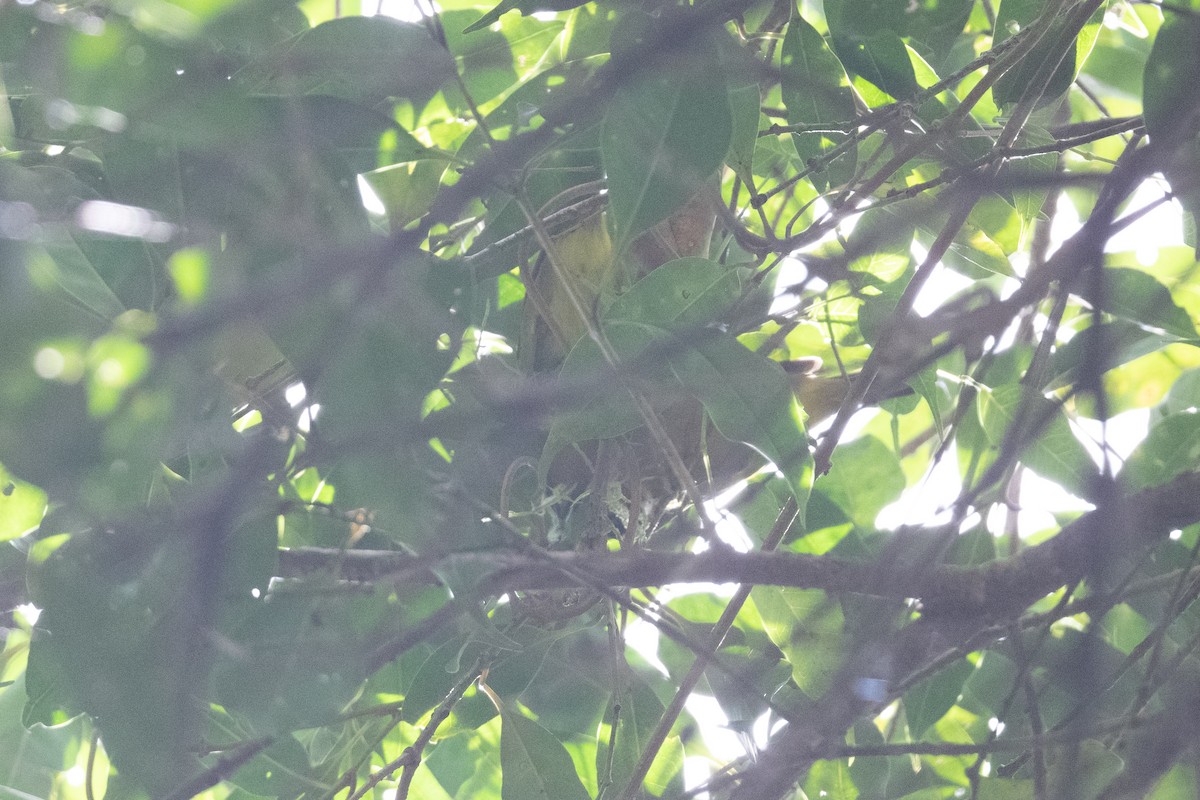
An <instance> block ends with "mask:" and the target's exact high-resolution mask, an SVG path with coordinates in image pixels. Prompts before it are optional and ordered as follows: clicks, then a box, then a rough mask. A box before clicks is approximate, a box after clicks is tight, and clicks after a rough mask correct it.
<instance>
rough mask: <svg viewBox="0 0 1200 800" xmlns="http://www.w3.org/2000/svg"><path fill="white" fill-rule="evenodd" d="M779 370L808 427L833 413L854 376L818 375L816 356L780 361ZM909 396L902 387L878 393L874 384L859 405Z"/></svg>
mask: <svg viewBox="0 0 1200 800" xmlns="http://www.w3.org/2000/svg"><path fill="white" fill-rule="evenodd" d="M779 366H781V367H783V371H784V372H786V373H787V376H788V381H789V382H790V383H791V385H792V394H794V395H795V396H796V399H797V400H799V401H800V405H801V406H802V407H803V408H804V411H805V413H806V414H808V425H809V426H812V425H816V424H818V423H821V422H824V421H825V420H827V419H829V418H830V417H832V416H833V415H834V414H836V413H837V411H838V409H839V408H841V407H842V401H844V400H845V399H846V395H847V394H848V393H849V392H850V385H851V383H852V381H853V380H854V378H855V375H821V374H820V371H821V366H822V361H821V359H820V358H817V357H816V356H813V357H810V358H797V359H793V360H791V361H783V362H780V365H779ZM856 374H857V373H856ZM910 394H912V389H910V388H909V387H908V386H905V385H903V384H901V385H899V386H884V387H882V389H880V388H879V387H878V385H877V384H876V385H874V386H872V387H871V388H870V390H868V392H867V396H866V397H864V398H863V405H864V406H873V405H878V404H879V403H882V402H883V401H884V400H891V399H893V398H896V397H904V396H906V395H910Z"/></svg>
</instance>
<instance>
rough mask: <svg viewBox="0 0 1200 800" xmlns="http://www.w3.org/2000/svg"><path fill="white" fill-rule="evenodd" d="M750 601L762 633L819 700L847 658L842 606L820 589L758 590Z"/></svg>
mask: <svg viewBox="0 0 1200 800" xmlns="http://www.w3.org/2000/svg"><path fill="white" fill-rule="evenodd" d="M750 599H751V600H752V601H753V602H754V607H755V608H756V609H757V610H758V614H759V616H760V617H762V621H763V629H764V630H765V631H766V632H767V635H768V636H770V637H771V641H772V642H774V643H775V646H776V647H778V648H779V649H780V650H782V651H783V654H784V656H785V657H786V658H787V660H788V663H789V664H791V667H792V679H793V680H794V681H796V685H797V686H799V687H800V689H801V690H802V691H803V692H804V693H805V694H807V695H808V696H809V697H814V698H815V697H820V696H821V695H822V694H824V692H825V690H826V689H828V688H829V685H830V682H831V681H832V680H833V676H834V674H835V673H836V672H837V669H838V667H840V666H841V665H842V659H843V657H844V655H845V646H846V637H845V633H844V624H845V620H844V619H843V617H842V607H841V605H839V604H838V602H837V601H836V600H833V599H832V598H831V597H829V595H827V594H825V592H822V591H819V590H817V589H782V588H779V587H776V586H756V587H754V589H753V590H752V591H751V592H750Z"/></svg>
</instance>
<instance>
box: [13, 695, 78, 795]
mask: <svg viewBox="0 0 1200 800" xmlns="http://www.w3.org/2000/svg"><path fill="white" fill-rule="evenodd" d="M24 703H25V676H24V675H20V676H18V677H17V678H16V680H14V681H13V682H12V683H11V684H9V685H7V686H4V687H3V688H0V743H2V744H3V746H2V747H0V774H2V775H3V776H4V777H3V779H2V781H0V786H2V787H3V788H6V789H9V790H10V791H12V792H13V793H14V794H13V796H14V797H21V796H22V795H20V794H17V793H24V796H25V797H34V798H36V797H51V796H53V795H54V791H55V785H56V778H57V776H58V775H59V773H61V772H62V771H63V770H64V769H67V768H69V767H70V766H71V764H72V761H71V758H70V753H71V751H72V750H73V749H74V748H75V747H77V746H78V745H77V744H76V742H78V741H79V740H80V739H81V738H82V736H83V734H84V731H83V727H84V723H83V719H82V718H79V719H76V720H75V721H74V722H72V723H70V724H68V725H59V726H56V727H45V726H42V725H34V726H30V727H28V728H27V727H25V726H24V725H23V724H22V723H21V707H22V706H23V705H24ZM0 794H3V793H2V792H0Z"/></svg>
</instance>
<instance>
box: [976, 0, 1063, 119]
mask: <svg viewBox="0 0 1200 800" xmlns="http://www.w3.org/2000/svg"><path fill="white" fill-rule="evenodd" d="M1047 6H1048V3H1047V2H1046V1H1045V0H1003V2H1002V3H1000V8H999V9H998V10H997V12H996V37H995V41H996V43H997V44H999V43H1000V42H1003V41H1004V40H1006V39H1008V38H1010V37H1011V36H1013V35H1014V33H1016V32H1017V31H1019V30H1020V29H1022V28H1024V27H1025V26H1026V25H1029V24H1030V23H1032V22H1034V21H1035V20H1036V19H1037V18H1038V15H1039V14H1041V13H1042V11H1043V10H1044V9H1045V8H1046V7H1047ZM1063 22H1064V19H1063V17H1062V16H1061V15H1060V16H1059V17H1058V18H1056V19H1053V20H1050V21H1048V22H1047V21H1043V24H1044V25H1045V26H1046V34H1045V35H1044V36H1043V37H1042V39H1041V40H1040V41H1039V42H1038V43H1037V44H1036V45H1035V46H1034V47H1033V49H1032V50H1030V51H1029V52H1028V53H1027V54H1026V55H1025V57H1024V58H1022V59H1021V60H1020V61H1018V62H1017V63H1016V64H1015V65H1013V66H1012V67H1011V68H1010V69H1009V70H1008V71H1007V72H1005V73H1004V74H1003V75H1001V76H1000V78H999V79H998V80H997V81H996V82H995V83H994V84H993V85H992V96H993V97H994V98H995V101H996V105H997V107H1001V108H1002V107H1004V106H1006V105H1008V104H1010V103H1015V102H1017V101H1018V100H1019V99H1020V98H1021V96H1022V95H1023V94H1024V93H1025V91H1026V90H1027V89H1028V88H1030V87H1031V84H1033V83H1034V82H1035V81H1037V80H1038V77H1039V75H1040V76H1041V79H1040V81H1039V83H1038V85H1037V86H1034V87H1032V88H1035V89H1038V90H1040V91H1039V97H1040V98H1041V101H1042V102H1047V101H1050V100H1054V99H1055V98H1057V97H1058V96H1059V95H1061V94H1063V93H1064V92H1066V91H1067V89H1069V88H1070V87H1071V82H1072V81H1073V80H1075V39H1074V38H1072V39H1071V40H1070V41H1069V42H1066V41H1063V39H1064V32H1063ZM1060 59H1061V60H1060ZM1054 64H1057V65H1058V66H1057V67H1053V72H1048V71H1047V70H1049V69H1050V67H1051V66H1053V65H1054Z"/></svg>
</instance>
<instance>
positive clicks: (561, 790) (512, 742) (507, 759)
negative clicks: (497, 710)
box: [500, 710, 590, 800]
mask: <svg viewBox="0 0 1200 800" xmlns="http://www.w3.org/2000/svg"><path fill="white" fill-rule="evenodd" d="M501 720H502V722H501V728H500V764H501V768H502V769H503V771H504V783H503V788H502V789H501V794H500V796H501V798H503V800H590V798H589V797H588V793H587V790H586V789H584V788H583V784H582V783H581V782H580V780H579V776H578V775H577V774H576V772H575V766H574V764H572V762H571V757H570V755H568V754H567V750H566V748H565V747H563V746H562V742H560V741H559V740H558V739H556V738H555V737H554V734H552V733H550V732H549V731H548V730H546V729H545V728H543V727H542V726H540V725H538V724H537V723H536V722H534V721H533V720H531V719H529V718H528V717H526V716H523V715H521V714H519V713H514V712H511V711H507V710H505V711H502V712H501Z"/></svg>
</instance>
